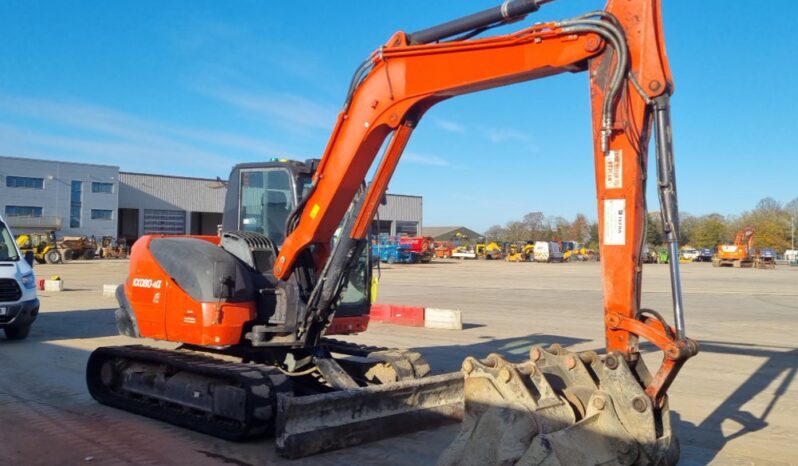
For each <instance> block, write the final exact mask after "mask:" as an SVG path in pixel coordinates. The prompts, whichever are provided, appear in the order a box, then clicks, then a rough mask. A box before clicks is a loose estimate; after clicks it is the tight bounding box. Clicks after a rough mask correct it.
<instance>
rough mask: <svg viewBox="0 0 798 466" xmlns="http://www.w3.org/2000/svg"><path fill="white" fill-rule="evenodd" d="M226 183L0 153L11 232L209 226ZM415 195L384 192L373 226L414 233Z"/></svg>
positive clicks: (126, 233) (0, 201) (1, 195)
mask: <svg viewBox="0 0 798 466" xmlns="http://www.w3.org/2000/svg"><path fill="white" fill-rule="evenodd" d="M226 192H227V189H226V183H225V181H223V180H219V179H209V178H190V177H181V176H168V175H155V174H145V173H132V172H120V171H119V167H117V166H112V165H96V164H86V163H75V162H60V161H51V160H39V159H28V158H20V157H4V156H0V212H2V214H3V217H5V219H6V221H7V222H8V223H9V224H10V225H11V227H12V228H14V230H16V231H17V232H23V231H51V230H55V231H57V232H58V233H57V234H58V236H59V237H60V236H72V235H76V236H77V235H86V236H95V237H97V238H101V237H103V236H112V237H115V238H117V237H118V238H126V239H127V241H128V243H132V242H133V241H135V240H136V239H138V238H139V237H141V236H143V235H147V234H158V233H161V234H193V235H199V234H203V235H212V234H216V232H217V227H218V225H220V224H221V223H222V211H223V210H224V199H225V195H226ZM422 207H423V206H422V198H421V197H420V196H407V195H392V194H389V195H387V196H386V203H385V204H382V205H380V206H379V209H378V215H377V217H376V218H375V222H374V230H375V232H377V233H388V234H391V235H403V234H408V235H418V234H420V233H421V228H422Z"/></svg>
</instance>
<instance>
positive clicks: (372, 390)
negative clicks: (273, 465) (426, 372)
mask: <svg viewBox="0 0 798 466" xmlns="http://www.w3.org/2000/svg"><path fill="white" fill-rule="evenodd" d="M463 393H464V392H463V375H462V374H461V373H459V372H457V373H449V374H442V375H435V376H430V377H424V378H419V379H411V380H405V381H400V382H395V383H390V384H385V385H372V386H368V387H361V388H354V389H349V390H340V391H334V392H330V393H323V394H318V395H309V396H298V397H295V396H289V395H278V398H277V423H276V432H275V440H276V444H277V452H278V453H279V454H280V455H282V456H286V457H288V458H301V457H304V456H309V455H313V454H316V453H321V452H324V451H329V450H336V449H339V448H345V447H348V446H352V445H358V444H361V443H365V442H371V441H375V440H381V439H384V438H389V437H394V436H397V435H403V434H408V433H411V432H416V431H419V430H426V429H431V428H434V427H438V426H441V425H444V424H450V423H454V422H459V421H460V420H462V418H463Z"/></svg>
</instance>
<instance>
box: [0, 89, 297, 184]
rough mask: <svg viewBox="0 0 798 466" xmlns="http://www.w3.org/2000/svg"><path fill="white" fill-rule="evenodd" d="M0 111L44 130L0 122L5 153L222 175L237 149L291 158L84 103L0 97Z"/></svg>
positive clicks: (254, 142)
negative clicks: (206, 171)
mask: <svg viewBox="0 0 798 466" xmlns="http://www.w3.org/2000/svg"><path fill="white" fill-rule="evenodd" d="M0 111H2V112H3V113H5V114H6V116H5V118H2V117H0V118H2V119H3V120H6V121H9V120H11V119H12V118H13V119H14V120H17V119H19V117H23V118H25V119H30V120H34V121H35V122H36V126H35V127H36V128H47V129H31V128H30V127H24V126H20V125H19V124H16V123H14V124H11V123H5V124H4V123H0V152H2V153H4V154H6V155H36V156H43V157H56V156H62V155H72V156H75V157H86V161H93V162H97V163H115V164H118V165H122V166H124V167H131V166H135V167H136V168H135V169H137V170H142V171H147V170H149V171H153V170H157V169H158V168H159V167H163V166H165V165H168V166H170V167H178V168H179V167H181V166H185V167H186V169H187V170H190V169H192V168H204V169H213V170H214V172H219V171H221V172H222V173H224V172H226V171H227V169H228V168H229V166H230V165H232V164H233V163H235V162H237V161H239V160H240V159H241V158H242V155H243V154H242V152H245V153H246V154H247V155H249V156H255V157H258V156H259V157H265V156H267V155H268V154H279V155H280V156H283V157H292V156H293V154H291V153H290V152H288V151H285V150H283V149H282V148H281V147H279V145H277V144H275V143H274V142H272V141H269V140H266V139H260V138H253V137H248V136H243V135H240V134H235V133H228V132H224V131H215V130H205V129H202V128H191V127H185V126H180V125H174V124H168V123H163V122H159V121H154V120H148V119H144V118H142V117H139V116H136V115H132V114H128V113H124V112H120V111H117V110H114V109H110V108H107V107H103V106H98V105H94V104H90V103H85V102H76V101H71V102H65V101H56V100H47V99H38V98H28V97H19V96H11V95H0ZM148 167H153V168H148ZM220 169H221V170H220Z"/></svg>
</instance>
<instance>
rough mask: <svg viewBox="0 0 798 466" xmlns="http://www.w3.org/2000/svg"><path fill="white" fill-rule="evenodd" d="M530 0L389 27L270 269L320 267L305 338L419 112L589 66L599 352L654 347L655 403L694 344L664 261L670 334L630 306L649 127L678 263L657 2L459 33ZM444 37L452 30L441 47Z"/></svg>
mask: <svg viewBox="0 0 798 466" xmlns="http://www.w3.org/2000/svg"><path fill="white" fill-rule="evenodd" d="M543 3H547V1H541V0H511V1H507V2H505V3H504V4H503V5H502V6H500V7H495V8H492V9H489V10H486V11H484V12H481V13H477V14H475V15H471V16H469V17H466V18H462V19H459V20H455V21H452V22H449V23H446V24H443V25H440V26H436V27H433V28H429V29H426V30H423V31H419V32H417V33H412V34H406V33H403V32H398V33H396V34H394V36H393V37H391V39H390V40H389V41H388V42H387V43H386V44H385V45H383V46H382V47H380V48H379V49H378V50H377V51H375V52H374V53H373V54H372V55H371V56H370V57H369V58H368V59H367V60H366V61H365V62H364V63H363V65H361V66H360V68H358V70H357V72H356V73H355V75H354V77H353V79H352V83H351V85H350V88H349V92H348V94H347V98H346V101H345V104H344V107H343V109H342V110H341V112H340V113H339V115H338V118H337V121H336V124H335V128H334V130H333V132H332V135H331V137H330V140H329V142H328V144H327V148H326V150H325V151H324V156H323V157H322V160H321V164H320V165H319V167H318V170H317V171H316V174H315V176H314V179H313V188H312V192H311V194H310V196H309V198H308V199H307V201H306V202H305V203H303V204H302V205H301V206H300V209H298V211H297V212H295V214H294V216H293V218H292V220H289V222H291V223H290V224H289V232H290V233H289V235H288V236H287V238H286V240H285V243H284V244H283V247H282V249H281V250H280V252H279V256H278V258H277V260H276V262H275V266H274V274H275V276H277V277H278V278H282V279H287V278H288V277H289V276H290V275H291V273H293V272H294V271H295V268H296V267H295V266H296V265H297V263H298V262H297V258H298V257H300V256H301V255H302V254H303V253H305V254H306V253H307V252H308V251H309V250H310V249H311V246H313V247H312V251H313V255H314V258H313V264H316V265H322V264H323V267H322V266H319V268H320V269H321V270H322V272H321V273H320V274H319V279H318V281H317V282H316V287H317V289H318V290H322V289H324V288H325V286H326V287H327V292H326V293H325V294H326V296H327V299H325V300H322V301H317V302H314V301H311V304H310V307H311V309H309V312H308V313H307V315H306V319H307V326H306V327H305V330H306V331H308V332H312V330H311V328H312V327H313V325H318V323H324V322H328V321H329V316H326V315H324V314H325V312H329V304H330V303H331V302H332V301H333V300H332V299H331V298H330V296H334V295H335V294H336V290H335V288H336V287H337V286H338V285H339V284H340V282H341V280H340V278H338V277H342V276H344V275H345V270H346V269H347V261H346V258H350V259H351V258H352V257H356V254H354V252H353V251H354V250H355V249H357V248H358V245H360V247H361V248H362V245H363V244H365V238H366V235H367V233H368V230H369V228H370V225H371V221H372V219H373V218H374V215H375V213H376V210H377V207H378V205H379V201H380V199H381V198H382V196H383V195H384V193H385V190H386V188H387V186H388V182H389V180H390V179H391V176H392V175H393V172H394V170H395V168H396V165H397V163H398V162H399V159H400V156H401V154H402V151H403V149H404V148H405V146H406V144H407V142H408V140H409V138H410V136H411V135H412V132H413V130H414V128H415V127H416V126H417V125H418V124H419V122H420V120H421V118H422V117H423V115H424V114H425V113H426V111H427V110H429V109H430V108H431V107H432V106H433V105H435V104H436V103H438V102H441V101H443V100H446V99H449V98H451V97H455V96H458V95H461V94H466V93H471V92H477V91H480V90H484V89H490V88H494V87H499V86H504V85H509V84H513V83H517V82H522V81H529V80H534V79H540V78H544V77H548V76H552V75H556V74H560V73H565V72H579V71H588V72H589V77H590V97H591V102H592V118H593V140H594V161H595V167H596V194H597V199H598V219H599V229H600V232H601V234H600V236H601V246H600V253H601V258H602V270H603V277H604V315H605V319H604V320H605V324H606V340H607V341H606V344H607V351H608V352H611V353H619V354H621V355H622V356H623V357H625V358H627V359H630V358H636V357H637V354H638V340H639V338H640V337H643V338H644V339H646V340H649V341H650V342H651V343H653V344H655V345H657V346H658V347H659V348H660V349H661V350H662V351H663V352H664V354H665V359H664V362H663V366H662V368H661V369H660V371H659V372H658V373H657V375H656V376H655V377H654V380H653V381H652V382H651V384H650V385H649V386H648V387H647V391H648V393H649V395H650V396H651V397H652V399H654V400H655V401H656V402H657V403H658V404H661V403H662V400H663V397H664V392H665V389H667V387H668V385H669V384H670V383H671V382H672V380H673V378H674V377H675V375H676V373H677V372H678V370H679V368H680V367H681V364H682V363H683V362H684V360H686V359H687V358H688V357H689V356H691V355H692V354H694V353H695V352H696V351H697V349H696V346H695V344H694V343H693V342H692V341H690V340H689V339H687V338H686V337H685V333H684V318H683V310H682V302H681V288H680V284H679V273H678V261H671V268H672V271H671V275H672V279H673V280H672V281H673V298H674V313H675V328H671V327H670V326H668V325H667V324H665V323H664V320H663V319H662V318H661V316H659V314H651V313H648V315H646V314H647V311H645V310H641V309H640V285H641V257H640V256H641V250H642V245H643V241H644V215H645V211H646V205H645V188H646V172H647V154H648V142H649V139H650V135H651V132H652V129H654V130H656V131H655V132H656V135H657V138H656V146H657V168H658V174H659V176H658V180H657V183H658V190H659V193H660V201H661V204H662V209H661V211H662V215H663V225H664V226H665V233H666V238H667V240H668V241H669V243H670V244H671V249H672V251H671V257H677V256H678V254H677V253H678V247H679V246H678V229H679V225H678V208H677V203H676V186H675V178H674V172H673V156H672V144H671V131H670V108H669V98H670V94H671V92H672V91H673V83H672V79H671V76H670V69H669V67H668V61H667V55H666V53H665V46H664V40H663V32H662V24H661V14H660V2H659V1H658V0H637V1H621V0H610V1H609V3H608V4H607V6H606V8H605V9H604V10H602V11H595V12H591V13H587V14H585V15H582V16H578V17H576V18H573V19H569V20H564V21H556V22H546V23H539V24H536V25H534V26H531V27H528V28H525V29H522V30H520V31H518V32H514V33H512V34H507V35H500V36H494V37H489V38H484V39H470V38H463V36H462V35H465V36H468V35H469V34H470V33H471V32H476V31H479V30H481V29H484V28H488V27H491V26H494V25H498V24H502V23H506V22H510V21H517V20H519V19H521V18H522V17H523V16H525V15H526V14H528V13H531V12H534V11H536V10H537V9H538V8H539V6H540V5H541V4H543ZM453 35H461V36H460V37H456V38H454V39H450V37H451V36H453ZM386 139H388V142H387V145H386V144H385V141H386ZM384 145H385V150H384V154H383V156H382V158H381V160H380V162H379V164H378V166H377V169H376V172H375V175H374V178H373V180H372V182H371V183H370V184H369V188H368V191H367V193H366V194H365V196H364V198H362V199H360V202H359V204H358V208H359V214H358V215H357V216H356V217H354V218H353V223H352V224H350V225H349V227H348V228H347V229H346V232H347V238H346V239H347V241H341V242H340V246H341V248H343V249H346V248H347V246H348V247H349V248H351V250H345V251H342V252H341V254H339V259H340V261H338V262H337V263H336V260H335V256H334V255H332V256H331V255H330V251H329V249H328V248H327V247H326V245H328V244H329V243H330V238H331V237H332V235H333V233H334V232H335V230H336V228H337V227H338V226H339V224H340V222H341V220H342V218H343V216H344V214H345V213H346V211H347V208H348V207H349V205H350V204H351V202H352V200H353V198H354V197H355V194H356V192H357V190H358V189H359V188H360V186H361V184H362V183H363V182H364V180H365V177H366V174H367V172H368V170H369V168H370V167H371V166H372V164H373V163H374V161H375V158H376V156H377V155H378V152H379V150H380V148H382V147H383V146H384ZM674 251H676V253H674ZM350 262H351V261H350ZM319 294H321V291H319ZM319 303H323V305H320V304H319ZM314 305H315V306H316V308H315V309H313V308H312V307H313V306H314ZM318 333H319V332H318V331H317V332H316V334H318Z"/></svg>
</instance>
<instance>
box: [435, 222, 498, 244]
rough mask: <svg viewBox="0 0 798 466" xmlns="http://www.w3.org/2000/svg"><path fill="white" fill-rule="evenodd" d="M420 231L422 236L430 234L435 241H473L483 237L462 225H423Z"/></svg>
mask: <svg viewBox="0 0 798 466" xmlns="http://www.w3.org/2000/svg"><path fill="white" fill-rule="evenodd" d="M422 231H423V232H424V236H431V237H432V238H433V239H434V240H435V241H453V242H455V243H458V242H464V243H475V242H478V241H481V240H482V238H484V235H483V234H481V233H477V232H476V231H474V230H472V229H470V228H466V227H463V226H453V227H424V228H423V230H422Z"/></svg>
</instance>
